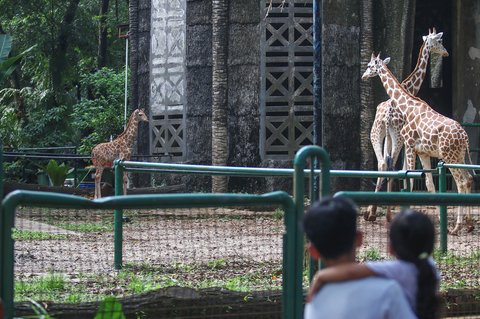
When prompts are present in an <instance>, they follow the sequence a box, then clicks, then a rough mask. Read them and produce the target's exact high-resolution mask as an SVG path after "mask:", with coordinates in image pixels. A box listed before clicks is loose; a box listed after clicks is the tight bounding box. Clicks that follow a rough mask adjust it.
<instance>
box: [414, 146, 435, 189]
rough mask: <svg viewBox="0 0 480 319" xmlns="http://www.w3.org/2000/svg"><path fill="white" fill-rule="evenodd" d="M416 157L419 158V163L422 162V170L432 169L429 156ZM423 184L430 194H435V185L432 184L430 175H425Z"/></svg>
mask: <svg viewBox="0 0 480 319" xmlns="http://www.w3.org/2000/svg"><path fill="white" fill-rule="evenodd" d="M418 157H420V161H421V162H422V167H423V169H424V170H430V169H431V168H432V164H431V162H430V156H427V155H418ZM425 184H426V185H427V190H428V191H429V192H430V193H435V184H434V183H433V177H432V173H427V174H426V179H425Z"/></svg>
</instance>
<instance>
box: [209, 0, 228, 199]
mask: <svg viewBox="0 0 480 319" xmlns="http://www.w3.org/2000/svg"><path fill="white" fill-rule="evenodd" d="M227 44H228V0H212V60H213V61H212V64H213V65H212V165H215V166H220V165H227V157H228V143H227V139H228V134H227V105H228V104H227V103H228V100H227V90H228V72H227V68H228V66H227V58H228V48H227ZM226 190H227V177H226V176H213V177H212V192H226Z"/></svg>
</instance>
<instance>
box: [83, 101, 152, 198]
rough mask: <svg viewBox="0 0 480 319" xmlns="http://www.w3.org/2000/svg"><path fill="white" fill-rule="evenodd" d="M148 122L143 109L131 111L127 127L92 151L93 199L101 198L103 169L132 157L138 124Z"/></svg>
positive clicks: (125, 178) (125, 184)
mask: <svg viewBox="0 0 480 319" xmlns="http://www.w3.org/2000/svg"><path fill="white" fill-rule="evenodd" d="M141 121H144V122H148V118H147V115H146V114H145V111H144V110H143V109H136V110H135V111H133V113H132V115H131V116H130V119H129V120H128V124H127V127H126V128H125V130H124V131H123V133H122V134H120V135H119V136H118V137H117V138H116V139H114V140H113V141H111V142H108V143H100V144H98V145H97V146H95V147H94V148H93V150H92V162H93V166H95V198H100V197H102V190H101V188H100V181H101V180H102V173H103V170H104V169H105V168H109V167H112V165H113V161H114V160H116V159H119V160H127V161H128V160H129V159H130V157H131V156H132V148H133V143H134V142H135V138H136V137H137V128H138V123H139V122H141ZM126 193H127V173H124V174H123V194H124V195H126Z"/></svg>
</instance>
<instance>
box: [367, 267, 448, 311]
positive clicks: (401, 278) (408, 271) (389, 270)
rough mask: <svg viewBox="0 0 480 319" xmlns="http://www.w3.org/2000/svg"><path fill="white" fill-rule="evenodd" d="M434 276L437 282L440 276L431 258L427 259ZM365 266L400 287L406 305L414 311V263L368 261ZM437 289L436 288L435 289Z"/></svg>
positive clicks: (415, 297)
mask: <svg viewBox="0 0 480 319" xmlns="http://www.w3.org/2000/svg"><path fill="white" fill-rule="evenodd" d="M428 261H429V262H430V264H431V266H432V268H433V271H434V273H435V276H436V277H437V280H439V278H440V275H439V273H438V271H437V267H436V265H435V262H434V261H433V259H432V258H429V259H428ZM365 265H366V266H367V267H368V268H369V269H370V270H371V271H373V272H374V273H375V274H377V275H379V276H382V277H385V278H390V279H393V280H395V281H396V282H398V283H399V284H400V287H402V289H403V292H404V293H405V295H406V296H407V300H408V303H409V304H410V306H411V307H412V309H416V304H417V290H418V282H417V276H418V269H417V266H415V264H414V263H411V262H408V261H404V260H400V259H395V260H385V261H370V262H366V263H365ZM437 288H438V287H437Z"/></svg>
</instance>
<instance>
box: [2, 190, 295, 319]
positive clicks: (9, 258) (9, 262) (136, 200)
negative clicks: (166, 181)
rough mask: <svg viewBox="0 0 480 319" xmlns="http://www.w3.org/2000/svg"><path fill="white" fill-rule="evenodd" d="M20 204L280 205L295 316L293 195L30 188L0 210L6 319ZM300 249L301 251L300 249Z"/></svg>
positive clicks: (289, 310)
mask: <svg viewBox="0 0 480 319" xmlns="http://www.w3.org/2000/svg"><path fill="white" fill-rule="evenodd" d="M19 205H25V206H34V205H36V206H42V207H55V208H64V209H101V210H107V209H145V208H192V207H231V206H254V205H261V206H266V205H279V206H281V207H282V209H283V210H284V212H285V215H284V216H285V217H284V218H285V219H284V223H285V227H286V233H285V235H284V245H283V263H284V267H283V282H282V285H283V307H284V309H283V311H284V316H285V318H295V317H296V316H295V314H296V313H298V302H299V300H298V298H299V297H298V294H300V295H301V279H300V286H298V285H299V280H298V278H301V275H302V274H301V272H300V273H298V268H296V267H295V266H294V264H295V261H296V260H297V259H299V258H298V255H297V254H299V252H298V251H297V248H296V245H297V242H296V238H298V236H299V235H298V233H299V231H298V224H297V221H298V216H297V214H296V210H295V205H294V202H293V200H292V198H291V197H290V196H289V195H288V194H287V193H285V192H273V193H268V194H264V195H245V194H163V195H132V196H117V197H105V198H101V199H97V200H88V199H85V198H83V197H78V196H73V195H65V194H56V193H46V192H33V191H14V192H12V193H10V194H8V195H7V196H6V197H5V199H4V200H3V202H2V207H3V208H2V211H1V213H0V230H1V238H0V244H1V245H0V255H1V256H2V260H1V262H0V274H1V278H2V283H1V287H0V298H2V299H3V301H4V303H5V316H6V318H7V319H11V318H13V315H14V260H13V256H14V255H13V253H14V242H13V239H12V228H13V227H14V225H15V209H16V207H18V206H19ZM300 253H302V252H300Z"/></svg>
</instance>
